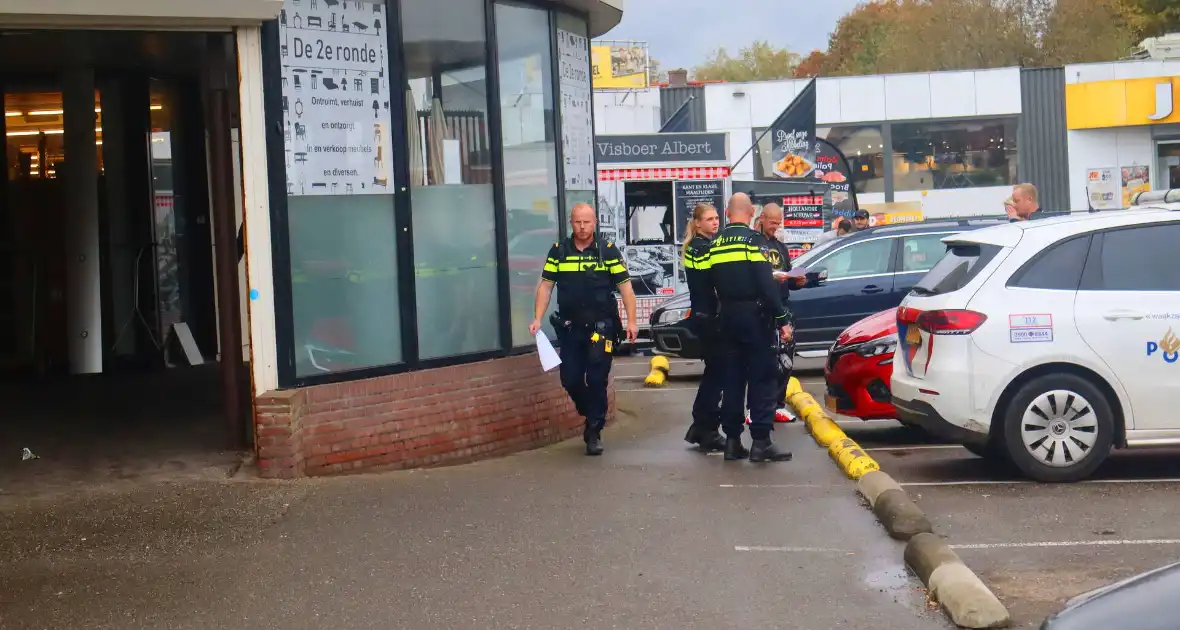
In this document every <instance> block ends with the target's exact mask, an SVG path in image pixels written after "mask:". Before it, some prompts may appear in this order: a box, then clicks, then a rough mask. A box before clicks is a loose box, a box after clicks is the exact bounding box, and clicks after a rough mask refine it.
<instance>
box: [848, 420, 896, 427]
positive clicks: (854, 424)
mask: <svg viewBox="0 0 1180 630" xmlns="http://www.w3.org/2000/svg"><path fill="white" fill-rule="evenodd" d="M834 422H835V423H836V424H849V425H852V426H858V425H862V424H878V423H881V422H892V423H895V424H896V423H897V421H896V420H835V421H834Z"/></svg>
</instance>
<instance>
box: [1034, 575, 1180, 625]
mask: <svg viewBox="0 0 1180 630" xmlns="http://www.w3.org/2000/svg"><path fill="white" fill-rule="evenodd" d="M1178 592H1180V563H1176V564H1169V565H1167V566H1164V567H1160V568H1158V569H1153V570H1151V571H1147V572H1145V573H1140V574H1139V575H1135V576H1132V577H1130V578H1127V579H1125V580H1122V581H1119V582H1115V583H1114V584H1108V585H1106V586H1103V587H1100V588H1097V589H1095V590H1093V591H1090V592H1089V593H1083V594H1081V595H1078V596H1077V597H1075V598H1073V599H1071V600H1069V601H1068V602H1066V604H1065V606H1064V607H1063V608H1062V609H1061V610H1060V611H1058V612H1056V613H1054V614H1053V615H1051V616H1050V617H1049V618H1048V619H1046V620H1045V622H1044V623H1042V624H1041V630H1092V629H1094V628H1119V630H1170V629H1171V628H1175V627H1176V609H1175V608H1173V607H1174V606H1175V605H1176V593H1178Z"/></svg>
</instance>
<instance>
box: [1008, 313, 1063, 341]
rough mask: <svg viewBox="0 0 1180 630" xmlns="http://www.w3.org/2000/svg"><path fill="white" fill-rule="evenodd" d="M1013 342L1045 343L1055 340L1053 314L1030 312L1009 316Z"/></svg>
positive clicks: (1010, 334)
mask: <svg viewBox="0 0 1180 630" xmlns="http://www.w3.org/2000/svg"><path fill="white" fill-rule="evenodd" d="M1008 337H1009V341H1010V342H1011V343H1045V342H1050V341H1053V315H1052V314H1051V313H1029V314H1015V315H1009V316H1008Z"/></svg>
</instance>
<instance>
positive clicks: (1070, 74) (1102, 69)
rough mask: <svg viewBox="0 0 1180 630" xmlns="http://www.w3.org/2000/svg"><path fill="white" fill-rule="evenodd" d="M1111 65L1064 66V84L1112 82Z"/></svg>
mask: <svg viewBox="0 0 1180 630" xmlns="http://www.w3.org/2000/svg"><path fill="white" fill-rule="evenodd" d="M1114 66H1115V64H1113V63H1083V64H1074V65H1069V66H1065V82H1066V83H1094V82H1096V81H1113V80H1114Z"/></svg>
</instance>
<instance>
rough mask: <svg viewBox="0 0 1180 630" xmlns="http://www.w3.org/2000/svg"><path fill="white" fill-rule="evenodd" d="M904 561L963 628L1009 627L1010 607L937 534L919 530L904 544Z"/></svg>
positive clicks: (953, 619)
mask: <svg viewBox="0 0 1180 630" xmlns="http://www.w3.org/2000/svg"><path fill="white" fill-rule="evenodd" d="M905 563H906V566H908V567H910V569H912V570H913V571H914V573H916V574H917V575H918V577H919V578H920V579H921V580H922V583H923V584H925V585H926V589H927V590H928V592H929V593H930V596H931V597H932V598H933V599H934V600H935V601H937V602H938V604H939V606H941V607H942V609H943V611H944V612H946V614H947V616H948V617H950V618H951V621H953V622H954V623H955V625H957V626H959V627H961V628H1006V627H1008V625H1009V624H1011V622H1012V618H1011V617H1010V616H1009V614H1008V610H1007V609H1006V608H1004V605H1003V604H1002V603H1000V600H999V599H998V598H996V596H995V594H993V593H992V592H991V590H990V589H988V587H987V585H985V584H984V583H983V580H980V579H979V577H978V576H976V575H975V573H973V572H972V571H971V569H969V568H967V565H965V564H963V560H962V559H960V558H959V555H958V554H956V553H955V552H954V550H952V549H951V548H950V547H949V546H947V544H946V542H944V541H943V540H942V539H941V538H939V537H938V536H935V535H934V534H928V533H922V534H917V535H915V536H914V537H913V538H911V539H910V541H909V543H907V544H906V548H905Z"/></svg>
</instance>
